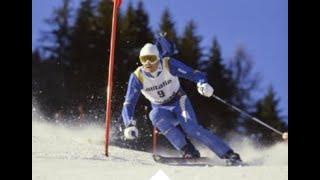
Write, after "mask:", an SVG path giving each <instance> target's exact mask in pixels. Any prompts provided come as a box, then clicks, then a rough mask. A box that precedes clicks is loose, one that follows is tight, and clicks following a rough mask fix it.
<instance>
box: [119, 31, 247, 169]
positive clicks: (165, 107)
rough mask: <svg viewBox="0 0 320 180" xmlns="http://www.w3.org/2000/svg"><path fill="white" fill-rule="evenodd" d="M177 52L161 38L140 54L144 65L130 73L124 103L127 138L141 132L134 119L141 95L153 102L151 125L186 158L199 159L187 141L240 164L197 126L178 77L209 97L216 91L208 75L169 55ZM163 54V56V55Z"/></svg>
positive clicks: (211, 136)
mask: <svg viewBox="0 0 320 180" xmlns="http://www.w3.org/2000/svg"><path fill="white" fill-rule="evenodd" d="M173 50H174V47H173V45H172V44H171V43H170V41H168V40H166V39H165V38H164V37H161V38H159V39H158V40H157V43H156V45H154V44H151V43H147V44H145V46H144V47H143V48H142V49H141V51H140V56H139V59H140V62H141V64H142V66H140V67H138V68H137V69H136V70H135V71H134V72H133V73H131V75H130V78H129V83H128V88H127V93H126V97H125V102H124V104H123V110H122V117H123V121H124V124H125V126H126V129H125V131H124V135H125V137H126V139H135V138H136V137H137V136H138V129H137V128H136V122H135V120H134V111H135V106H136V103H137V101H138V98H139V96H140V95H141V94H143V95H144V97H145V98H147V99H148V100H149V101H150V102H151V106H152V110H151V112H150V113H149V118H150V120H151V122H152V125H153V126H154V127H156V128H157V129H158V130H159V131H160V132H161V134H163V135H164V136H165V137H166V138H167V139H168V141H169V142H170V143H171V144H172V145H173V146H174V147H175V149H177V150H179V151H181V152H182V156H183V157H184V158H195V157H200V153H199V151H198V150H196V149H195V147H194V146H193V145H192V143H191V142H190V141H189V140H188V138H192V139H195V140H197V141H199V142H201V143H203V144H204V145H206V146H207V147H208V148H210V149H211V150H212V151H213V152H214V153H215V154H217V155H218V156H219V157H220V158H221V159H227V161H228V162H229V163H230V162H231V163H232V164H239V163H241V159H240V156H239V155H238V154H237V153H235V152H234V151H233V150H232V149H231V148H230V147H229V146H228V145H227V144H226V143H225V142H224V141H222V140H221V139H220V138H219V137H217V136H216V135H215V134H214V133H213V132H210V131H209V130H207V129H205V128H203V127H202V126H201V125H199V124H198V121H197V117H196V115H195V113H194V110H193V108H192V105H191V102H190V101H189V98H188V97H187V95H186V93H185V92H184V91H183V89H182V88H181V87H180V82H179V78H184V79H187V80H190V81H192V82H194V83H196V84H197V88H198V92H199V93H200V94H201V95H203V96H206V97H211V96H212V95H213V92H214V90H213V88H212V87H211V86H210V84H208V82H207V78H206V77H205V75H204V74H203V73H202V72H200V71H197V70H193V69H192V68H190V67H188V66H186V65H185V64H183V63H182V62H181V61H179V60H177V59H174V58H172V57H170V56H168V55H172V53H173V52H172V51H173ZM160 53H161V54H160Z"/></svg>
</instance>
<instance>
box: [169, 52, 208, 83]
mask: <svg viewBox="0 0 320 180" xmlns="http://www.w3.org/2000/svg"><path fill="white" fill-rule="evenodd" d="M169 68H170V73H171V74H172V75H174V76H178V77H182V78H185V79H188V80H190V81H193V82H195V83H199V82H200V83H206V82H207V78H206V75H205V74H204V73H203V72H200V71H198V70H194V69H192V68H191V67H189V66H187V65H185V64H184V63H182V62H181V61H178V60H176V59H174V58H170V60H169Z"/></svg>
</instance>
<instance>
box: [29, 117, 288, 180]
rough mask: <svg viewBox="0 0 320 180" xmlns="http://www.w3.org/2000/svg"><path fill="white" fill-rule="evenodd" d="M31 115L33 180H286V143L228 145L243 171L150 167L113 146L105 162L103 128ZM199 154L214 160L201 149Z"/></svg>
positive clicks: (145, 156) (143, 156) (144, 157)
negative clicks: (157, 177) (163, 179)
mask: <svg viewBox="0 0 320 180" xmlns="http://www.w3.org/2000/svg"><path fill="white" fill-rule="evenodd" d="M32 116H33V119H32V179H34V180H100V179H101V180H121V179H130V180H149V179H151V177H152V176H153V175H154V174H156V173H157V172H158V171H159V170H161V171H163V172H164V173H165V174H166V175H167V176H168V177H169V178H170V179H171V180H180V179H181V180H206V179H208V180H209V179H217V180H258V179H259V180H270V179H272V180H286V179H288V144H287V143H281V144H277V145H275V146H273V147H271V148H269V149H255V148H254V147H253V146H252V144H251V143H250V141H248V140H245V139H241V140H236V139H235V140H234V141H232V142H229V143H231V146H232V147H233V148H234V149H236V150H237V152H239V153H240V154H241V156H242V159H244V160H245V161H247V162H248V163H250V164H251V166H246V167H224V166H213V167H208V166H169V165H164V164H158V163H155V162H154V161H153V160H152V158H151V154H150V153H147V152H140V151H133V150H128V149H123V148H119V147H114V146H111V147H110V151H109V153H110V157H108V158H107V157H105V156H104V154H103V152H104V129H103V127H98V126H94V125H91V126H85V127H78V128H70V127H64V126H62V125H53V124H49V123H46V122H45V121H43V120H41V119H40V118H39V116H37V115H34V113H33V115H32ZM162 153H164V152H162ZM201 153H202V154H203V155H206V156H210V157H213V158H214V159H216V156H215V155H214V154H213V153H211V152H210V151H208V150H206V149H205V148H203V149H201ZM216 161H217V165H219V164H221V161H219V160H218V159H216Z"/></svg>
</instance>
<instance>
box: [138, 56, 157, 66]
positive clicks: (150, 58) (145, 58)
mask: <svg viewBox="0 0 320 180" xmlns="http://www.w3.org/2000/svg"><path fill="white" fill-rule="evenodd" d="M139 59H140V62H141V64H146V63H147V62H148V61H149V63H150V64H155V63H156V62H158V60H159V59H158V57H157V56H155V55H146V56H140V57H139Z"/></svg>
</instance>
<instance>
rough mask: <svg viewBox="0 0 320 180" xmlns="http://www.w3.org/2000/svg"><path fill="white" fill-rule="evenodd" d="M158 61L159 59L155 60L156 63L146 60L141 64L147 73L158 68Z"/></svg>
mask: <svg viewBox="0 0 320 180" xmlns="http://www.w3.org/2000/svg"><path fill="white" fill-rule="evenodd" d="M159 62H160V61H157V62H156V63H150V62H147V63H145V64H143V70H144V71H146V72H148V73H153V72H155V71H156V70H157V69H158V65H159Z"/></svg>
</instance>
